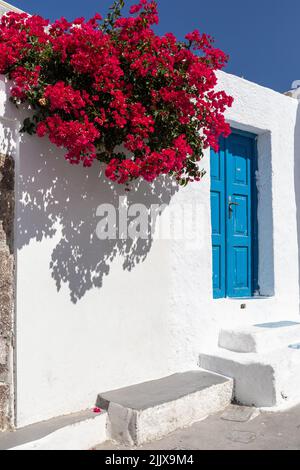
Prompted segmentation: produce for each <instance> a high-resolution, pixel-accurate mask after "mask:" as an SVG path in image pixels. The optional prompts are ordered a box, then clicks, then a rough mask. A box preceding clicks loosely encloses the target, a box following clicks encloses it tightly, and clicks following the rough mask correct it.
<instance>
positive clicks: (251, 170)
mask: <svg viewBox="0 0 300 470" xmlns="http://www.w3.org/2000/svg"><path fill="white" fill-rule="evenodd" d="M256 171H257V151H256V136H255V135H254V134H250V133H248V132H242V131H236V130H233V132H232V134H231V135H230V137H229V138H228V139H224V138H222V139H221V140H220V149H219V152H218V153H216V152H214V151H211V221H212V246H213V248H212V253H213V292H214V298H215V299H220V298H225V297H231V298H249V297H253V295H254V293H255V292H256V291H257V264H258V263H257V252H258V250H257V188H256Z"/></svg>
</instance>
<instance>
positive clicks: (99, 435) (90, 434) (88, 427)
mask: <svg viewBox="0 0 300 470" xmlns="http://www.w3.org/2000/svg"><path fill="white" fill-rule="evenodd" d="M106 425H107V413H106V412H105V411H104V412H102V413H99V414H95V413H93V412H92V411H89V410H87V411H82V412H80V413H74V414H71V415H67V416H60V417H58V418H53V419H50V420H48V421H43V422H41V423H37V424H32V425H30V426H26V427H24V428H20V429H17V430H16V431H14V432H3V433H0V450H89V449H91V448H92V447H95V446H96V445H98V444H99V442H101V443H102V442H105V441H106V440H107V433H106V429H107V428H106Z"/></svg>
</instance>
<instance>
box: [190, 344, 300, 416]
mask: <svg viewBox="0 0 300 470" xmlns="http://www.w3.org/2000/svg"><path fill="white" fill-rule="evenodd" d="M199 366H200V367H201V368H202V369H206V370H209V371H213V372H216V373H218V374H223V375H226V376H227V377H232V378H233V379H234V384H235V385H234V397H235V399H236V401H237V402H238V403H240V404H242V405H246V406H255V407H280V406H283V405H284V406H287V405H291V406H292V405H294V404H298V403H300V345H298V344H293V345H289V346H286V347H284V348H281V349H278V350H277V351H271V352H267V353H261V354H257V353H249V354H244V353H236V352H232V351H227V350H226V349H222V348H218V349H217V350H216V351H215V352H213V353H210V354H201V355H200V359H199Z"/></svg>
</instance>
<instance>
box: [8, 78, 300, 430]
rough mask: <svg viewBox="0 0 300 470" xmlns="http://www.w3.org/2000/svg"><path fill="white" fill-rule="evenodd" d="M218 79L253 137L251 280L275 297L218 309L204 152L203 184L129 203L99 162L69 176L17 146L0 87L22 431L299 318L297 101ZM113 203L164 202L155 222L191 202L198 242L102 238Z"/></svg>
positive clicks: (30, 145)
mask: <svg viewBox="0 0 300 470" xmlns="http://www.w3.org/2000/svg"><path fill="white" fill-rule="evenodd" d="M218 77H219V86H220V88H225V89H226V90H227V91H228V92H229V93H230V94H232V95H233V96H234V98H235V104H234V106H233V108H232V110H230V111H229V112H228V119H229V120H230V122H231V123H232V125H233V127H236V128H239V129H244V130H248V131H252V132H256V133H257V134H258V160H259V162H258V163H259V171H258V175H257V185H258V190H259V206H258V218H259V250H260V253H259V283H260V294H261V295H269V296H271V297H270V298H257V299H253V300H252V299H251V300H246V301H244V300H243V301H242V302H241V301H239V300H230V299H226V300H219V301H215V300H213V296H212V256H211V223H210V178H209V158H208V154H207V157H206V158H205V159H204V161H203V167H204V168H205V169H206V170H207V176H206V178H205V179H204V180H203V182H201V183H200V184H194V185H191V186H190V187H187V188H185V189H180V190H179V191H178V190H177V188H174V187H173V186H172V185H171V183H170V182H169V181H168V180H167V179H166V180H161V181H158V182H156V183H155V184H154V185H153V186H151V185H148V184H146V183H137V184H136V185H135V186H134V188H133V189H132V191H131V192H130V193H126V192H125V191H124V189H123V188H121V187H117V186H115V185H113V184H111V183H109V182H108V181H106V180H105V179H104V177H103V173H102V172H100V168H99V167H97V164H96V166H94V167H93V168H92V169H84V168H80V167H77V166H76V167H72V166H70V165H69V164H68V163H67V162H65V160H64V158H63V152H62V151H59V150H57V148H56V147H53V146H51V145H49V142H48V140H47V139H39V138H37V137H35V136H33V137H29V136H27V135H24V136H20V135H19V133H18V129H19V127H20V122H21V121H22V119H23V117H24V112H23V111H22V110H16V109H15V108H14V107H13V105H12V104H11V103H10V102H9V101H8V98H7V87H8V86H9V84H8V83H5V81H4V80H2V81H1V82H0V137H1V146H2V147H3V148H1V152H2V153H4V154H7V153H9V154H10V155H12V156H13V157H14V158H15V160H16V172H17V188H16V191H17V197H16V219H15V220H16V239H15V247H16V250H17V263H18V264H17V265H18V269H17V298H16V301H17V355H16V358H17V364H18V368H17V383H18V386H17V424H18V426H24V425H27V424H30V423H32V422H37V421H41V420H44V419H48V418H51V417H53V416H57V415H61V414H66V413H70V412H74V411H77V410H81V409H85V408H87V407H90V406H91V404H93V403H94V401H95V399H96V397H97V395H98V393H99V391H101V390H102V391H105V390H112V389H117V388H121V387H124V386H129V385H132V384H136V383H139V382H145V381H148V380H153V379H158V378H160V377H164V376H167V375H170V374H172V373H176V372H180V371H184V370H191V369H193V368H195V367H196V364H197V361H198V357H199V353H200V352H209V351H210V350H213V349H214V348H216V346H217V341H218V333H219V330H220V329H221V328H222V327H225V326H227V327H228V325H230V326H231V327H235V326H238V325H250V324H253V323H254V322H263V321H271V320H275V319H278V320H282V319H284V318H285V317H286V316H288V318H289V319H293V318H295V319H298V314H299V308H298V306H299V286H298V260H297V252H298V247H297V226H296V203H295V190H294V156H295V154H297V156H298V155H299V154H300V152H299V150H300V145H299V143H298V144H297V142H296V141H295V139H294V134H295V126H296V124H297V109H298V103H297V101H296V100H294V99H293V98H290V97H287V96H282V95H280V94H278V93H275V92H273V91H271V90H269V89H266V88H262V87H260V86H258V85H255V84H253V83H250V82H247V81H245V80H242V79H240V78H237V77H234V76H231V75H227V74H224V73H220V74H219V75H218ZM298 128H299V129H300V124H299V125H298ZM295 146H296V148H294V147H295ZM119 196H126V197H127V200H128V204H129V205H130V204H134V203H137V204H139V203H142V204H145V205H146V207H147V208H149V210H150V207H151V204H161V203H165V204H167V205H168V209H166V210H165V211H164V212H163V213H162V214H161V215H160V216H159V220H167V218H168V215H169V213H170V210H171V208H176V207H177V211H178V212H177V219H180V218H181V212H180V209H178V206H176V205H178V204H179V206H180V207H182V205H183V204H188V205H189V204H191V203H192V204H194V205H199V206H200V208H201V224H200V227H198V234H199V240H198V241H197V243H195V244H191V243H188V242H186V241H185V240H183V239H178V240H157V239H151V237H150V238H149V240H148V241H145V240H143V241H142V240H135V241H131V240H129V241H126V240H116V241H100V240H98V239H97V237H96V235H95V230H96V226H97V223H98V221H99V218H98V217H97V216H96V213H97V206H98V205H99V204H102V203H112V204H115V205H117V204H118V201H119ZM283 221H284V223H283ZM150 229H151V227H150V224H149V233H150ZM287 266H288V276H287V271H286V270H287ZM241 303H243V304H244V303H246V309H244V310H241ZM33 390H34V393H33Z"/></svg>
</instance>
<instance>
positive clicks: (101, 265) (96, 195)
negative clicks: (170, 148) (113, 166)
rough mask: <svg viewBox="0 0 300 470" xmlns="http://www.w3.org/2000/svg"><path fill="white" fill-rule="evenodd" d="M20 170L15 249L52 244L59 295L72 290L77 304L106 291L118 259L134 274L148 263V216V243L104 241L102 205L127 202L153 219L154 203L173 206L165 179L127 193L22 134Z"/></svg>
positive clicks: (51, 264) (150, 241)
mask: <svg viewBox="0 0 300 470" xmlns="http://www.w3.org/2000/svg"><path fill="white" fill-rule="evenodd" d="M17 167H18V170H17V172H18V185H17V201H18V203H17V227H16V231H17V238H16V244H17V248H18V249H19V250H21V249H22V248H23V247H25V246H26V245H29V244H31V243H32V242H33V241H35V242H41V243H43V242H44V240H45V239H50V240H51V259H49V268H50V272H51V276H52V278H53V280H54V282H55V283H56V287H57V290H58V291H60V290H61V288H62V287H63V286H64V285H65V286H67V287H68V290H69V293H70V298H71V301H72V302H73V303H76V302H78V301H79V300H80V299H82V298H83V297H84V296H85V294H86V293H87V292H88V291H90V290H91V289H94V288H101V287H102V286H103V283H104V278H105V277H106V276H108V275H109V273H110V271H111V266H112V264H113V262H114V261H115V260H116V259H117V258H118V260H119V259H122V266H123V270H125V271H131V270H132V269H134V268H135V266H137V265H138V264H139V263H142V262H144V261H145V259H146V258H147V256H148V254H149V252H150V250H151V247H152V244H153V237H152V235H151V234H152V223H153V222H152V223H151V218H150V217H149V220H148V234H149V236H148V238H147V239H142V238H136V239H131V238H127V239H121V238H119V237H117V238H116V239H114V240H100V239H99V238H98V237H97V234H96V227H97V223H98V222H99V217H97V208H98V206H99V205H101V204H110V205H112V206H113V207H115V208H116V211H117V212H118V210H119V198H120V197H126V199H127V205H128V206H131V205H133V204H142V205H144V206H145V207H146V209H147V212H148V214H150V212H151V207H152V205H153V204H155V205H158V206H161V205H169V204H170V201H171V198H172V196H173V195H174V194H175V192H176V191H177V186H176V185H175V186H174V183H173V182H172V181H171V180H170V179H169V178H168V177H162V178H160V179H158V180H157V181H155V182H154V183H152V184H149V183H146V182H144V181H138V182H136V183H135V184H133V186H132V188H131V190H130V191H129V192H126V189H125V188H124V187H123V186H119V185H117V184H114V183H112V182H110V181H109V180H107V179H106V178H105V176H104V175H103V170H102V171H101V168H100V166H97V162H95V164H94V166H93V167H92V168H82V167H78V166H71V165H70V164H69V163H68V162H66V161H65V160H64V154H63V151H61V150H58V149H56V148H55V147H52V146H50V145H49V142H48V140H47V139H46V138H45V139H39V138H38V137H36V136H33V137H30V136H28V135H22V137H21V141H20V146H19V162H18V165H17ZM157 215H159V213H157ZM117 220H118V218H117ZM117 223H118V222H117ZM116 228H117V229H118V227H116ZM48 246H49V245H48V244H47V245H46V247H45V250H48ZM120 282H122V280H120Z"/></svg>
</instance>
